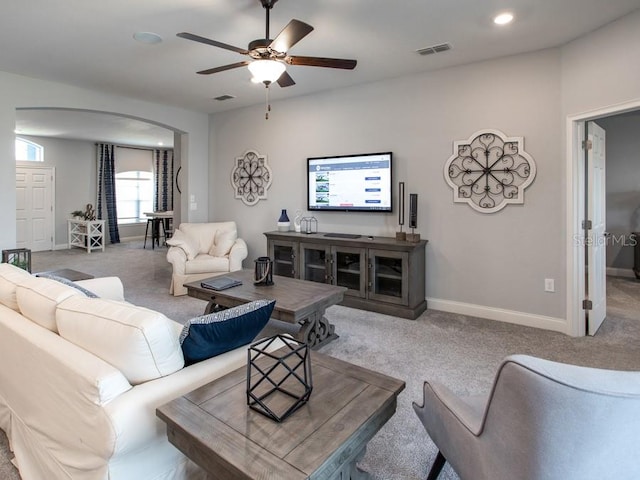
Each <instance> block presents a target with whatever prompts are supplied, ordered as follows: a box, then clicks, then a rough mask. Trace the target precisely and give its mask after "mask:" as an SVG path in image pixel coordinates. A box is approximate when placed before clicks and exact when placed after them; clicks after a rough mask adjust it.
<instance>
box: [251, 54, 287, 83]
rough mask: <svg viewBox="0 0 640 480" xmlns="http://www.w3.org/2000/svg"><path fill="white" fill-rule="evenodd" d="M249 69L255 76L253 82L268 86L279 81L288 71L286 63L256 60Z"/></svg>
mask: <svg viewBox="0 0 640 480" xmlns="http://www.w3.org/2000/svg"><path fill="white" fill-rule="evenodd" d="M248 68H249V71H250V72H251V75H253V79H252V81H255V82H256V83H258V82H259V83H266V84H270V83H273V82H275V81H276V80H278V78H280V75H282V74H283V73H284V71H285V70H286V67H285V65H284V63H282V62H278V61H277V60H255V61H253V62H251V63H250V64H249V66H248Z"/></svg>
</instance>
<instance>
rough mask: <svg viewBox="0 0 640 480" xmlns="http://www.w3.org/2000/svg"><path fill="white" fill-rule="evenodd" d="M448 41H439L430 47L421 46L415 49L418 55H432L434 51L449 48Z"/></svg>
mask: <svg viewBox="0 0 640 480" xmlns="http://www.w3.org/2000/svg"><path fill="white" fill-rule="evenodd" d="M451 48H452V47H451V44H450V43H440V44H438V45H431V46H430V47H425V48H421V49H419V50H416V52H417V53H419V54H420V55H432V54H434V53H441V52H446V51H447V50H451Z"/></svg>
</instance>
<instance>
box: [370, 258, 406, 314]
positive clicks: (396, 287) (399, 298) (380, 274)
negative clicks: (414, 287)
mask: <svg viewBox="0 0 640 480" xmlns="http://www.w3.org/2000/svg"><path fill="white" fill-rule="evenodd" d="M408 272H409V256H408V254H407V253H406V252H390V251H381V250H369V298H371V299H376V300H381V301H384V302H389V303H397V304H399V305H408V304H409V290H408V282H409V277H408Z"/></svg>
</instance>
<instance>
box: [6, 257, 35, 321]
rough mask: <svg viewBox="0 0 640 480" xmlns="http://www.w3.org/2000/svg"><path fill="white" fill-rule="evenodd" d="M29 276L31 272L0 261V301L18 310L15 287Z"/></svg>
mask: <svg viewBox="0 0 640 480" xmlns="http://www.w3.org/2000/svg"><path fill="white" fill-rule="evenodd" d="M29 278H31V274H30V273H29V272H27V271H26V270H23V269H22V268H18V267H16V266H15V265H11V264H10V263H0V303H2V304H3V305H4V306H5V307H9V308H10V309H11V310H15V311H16V312H19V311H20V307H19V306H18V300H17V299H16V287H17V286H18V285H19V284H20V283H22V282H23V281H25V280H28V279H29Z"/></svg>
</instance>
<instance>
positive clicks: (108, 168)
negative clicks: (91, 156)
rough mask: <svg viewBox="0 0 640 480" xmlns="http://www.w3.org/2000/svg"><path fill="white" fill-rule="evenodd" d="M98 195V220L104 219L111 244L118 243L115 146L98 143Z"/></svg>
mask: <svg viewBox="0 0 640 480" xmlns="http://www.w3.org/2000/svg"><path fill="white" fill-rule="evenodd" d="M97 147H98V148H97V150H98V159H97V160H98V195H97V200H96V205H97V208H96V215H97V218H98V219H100V220H103V219H105V217H104V214H103V210H106V214H107V215H106V220H107V225H108V228H109V240H110V241H111V243H120V232H119V231H118V212H117V209H116V176H115V145H111V144H107V143H98V144H97Z"/></svg>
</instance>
